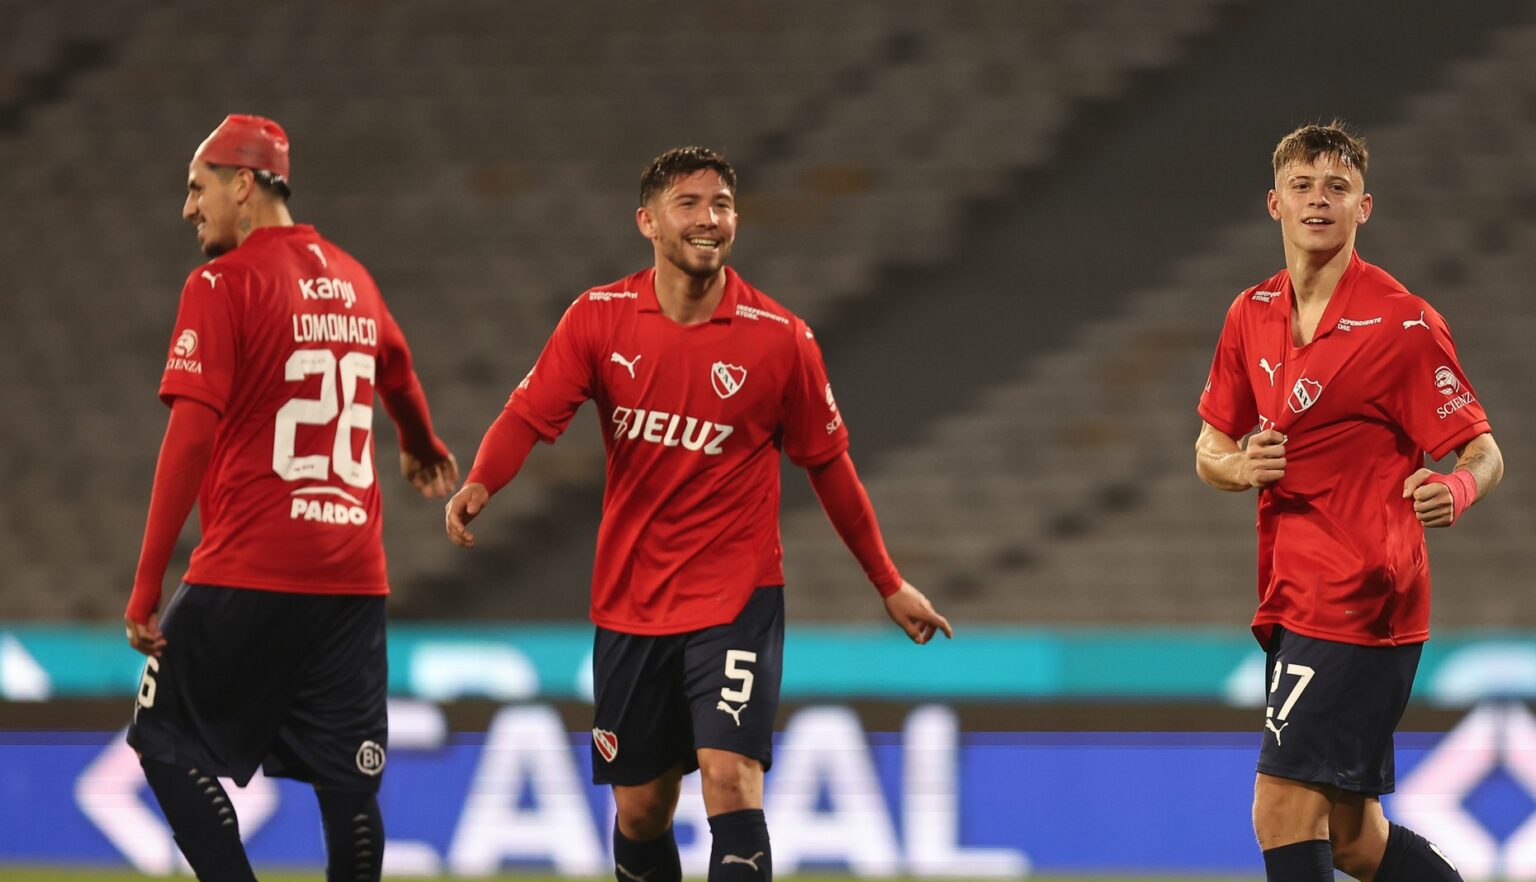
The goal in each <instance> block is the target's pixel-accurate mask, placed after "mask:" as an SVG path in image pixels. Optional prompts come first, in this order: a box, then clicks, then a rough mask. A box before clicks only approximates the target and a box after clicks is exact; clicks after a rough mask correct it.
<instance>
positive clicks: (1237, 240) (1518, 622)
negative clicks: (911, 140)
mask: <svg viewBox="0 0 1536 882" xmlns="http://www.w3.org/2000/svg"><path fill="white" fill-rule="evenodd" d="M1532 58H1536V28H1530V27H1526V28H1523V29H1512V30H1510V31H1508V32H1506V33H1504V34H1501V35H1500V37H1499V38H1498V40H1497V42H1496V44H1495V46H1494V47H1493V49H1492V51H1491V52H1489V53H1488V54H1487V55H1486V56H1485V57H1482V58H1479V59H1476V60H1474V61H1471V62H1468V63H1466V64H1464V65H1461V66H1460V67H1459V68H1458V69H1457V70H1456V71H1455V72H1454V74H1453V76H1452V77H1451V81H1450V83H1449V84H1448V85H1447V86H1446V87H1445V88H1443V89H1440V90H1436V91H1434V92H1432V93H1430V94H1425V95H1423V96H1420V97H1419V98H1417V99H1416V100H1415V101H1414V102H1413V103H1412V106H1411V107H1410V110H1409V113H1408V115H1407V118H1406V119H1405V120H1404V121H1403V122H1402V123H1401V124H1400V125H1398V126H1395V127H1393V128H1391V129H1387V130H1383V131H1380V132H1376V133H1373V137H1372V139H1371V143H1372V146H1373V148H1374V151H1375V152H1374V158H1373V161H1372V166H1371V175H1370V180H1369V187H1368V189H1370V190H1372V191H1374V192H1375V193H1376V194H1378V195H1377V202H1376V212H1377V214H1376V216H1375V218H1374V219H1373V220H1372V222H1371V223H1369V224H1368V225H1367V226H1366V227H1364V228H1363V229H1362V233H1361V238H1360V250H1361V253H1362V255H1363V256H1364V257H1365V258H1366V259H1367V260H1372V261H1379V262H1380V263H1381V264H1382V265H1384V266H1385V267H1387V268H1388V269H1389V270H1390V271H1392V272H1394V273H1395V274H1396V275H1397V276H1398V278H1400V279H1401V280H1402V281H1403V282H1404V283H1405V284H1406V285H1407V286H1408V287H1409V288H1410V290H1413V291H1415V292H1417V293H1422V294H1423V295H1424V296H1426V297H1427V298H1428V299H1429V300H1430V302H1432V303H1434V304H1435V305H1436V306H1437V308H1438V309H1439V310H1440V311H1441V312H1442V314H1444V315H1445V316H1446V317H1447V319H1448V320H1449V321H1450V322H1451V326H1452V329H1453V331H1454V332H1455V334H1456V339H1457V341H1458V346H1459V354H1460V356H1461V359H1462V362H1463V365H1464V366H1465V368H1466V369H1467V371H1468V372H1469V374H1470V376H1471V378H1472V380H1473V382H1474V383H1475V384H1476V388H1477V391H1478V395H1479V397H1480V399H1481V400H1482V401H1483V402H1484V403H1485V405H1486V407H1487V409H1488V411H1489V412H1490V415H1491V417H1492V419H1493V423H1494V429H1495V433H1496V436H1497V437H1498V438H1499V439H1500V441H1501V444H1502V446H1503V449H1504V452H1505V456H1506V459H1507V460H1508V461H1509V462H1510V473H1509V476H1508V477H1507V478H1506V480H1505V482H1504V484H1503V485H1502V486H1501V487H1500V489H1499V491H1498V493H1497V495H1496V496H1495V497H1493V498H1492V499H1491V500H1490V501H1489V503H1488V504H1487V506H1486V508H1483V509H1481V510H1474V511H1473V512H1472V513H1471V514H1469V515H1468V517H1467V520H1466V521H1465V522H1464V524H1463V525H1462V526H1461V527H1459V528H1457V529H1452V530H1448V531H1435V532H1434V533H1432V534H1431V542H1430V548H1431V556H1432V558H1433V560H1434V573H1435V579H1434V583H1435V585H1436V586H1437V590H1436V596H1437V597H1438V598H1441V599H1442V600H1441V602H1438V603H1437V604H1436V606H1435V613H1434V616H1435V618H1434V621H1435V623H1436V624H1444V625H1459V626H1464V627H1476V626H1481V627H1488V626H1490V625H1493V624H1497V625H1501V626H1524V627H1529V626H1530V625H1532V624H1536V611H1533V608H1532V607H1531V605H1530V604H1529V603H1527V602H1526V600H1525V592H1524V588H1525V586H1526V585H1528V582H1529V574H1530V573H1531V572H1532V571H1533V566H1536V546H1533V545H1532V543H1530V541H1529V539H1528V537H1530V536H1531V535H1533V533H1532V531H1533V529H1536V517H1533V513H1536V505H1533V503H1536V479H1533V477H1532V476H1531V475H1530V474H1529V470H1527V469H1522V467H1521V465H1520V463H1521V462H1522V461H1524V460H1527V459H1528V458H1529V457H1528V454H1525V453H1523V452H1524V451H1528V450H1529V443H1528V441H1527V440H1526V439H1527V438H1528V437H1529V435H1528V432H1527V431H1526V429H1527V426H1528V424H1529V423H1530V421H1531V418H1530V416H1529V415H1528V413H1527V412H1526V411H1527V410H1528V409H1527V408H1525V407H1524V406H1523V405H1522V402H1523V401H1524V400H1525V399H1526V396H1527V395H1528V394H1529V393H1528V389H1527V387H1528V384H1529V381H1530V378H1531V377H1532V376H1536V349H1533V347H1532V346H1531V345H1530V342H1529V341H1531V340H1532V339H1536V318H1533V316H1536V314H1533V312H1532V310H1531V309H1530V305H1529V302H1528V301H1529V298H1528V295H1527V289H1528V288H1529V284H1528V280H1529V279H1530V278H1531V277H1532V275H1533V274H1536V189H1533V188H1532V185H1531V184H1530V182H1531V181H1532V180H1536V176H1533V174H1532V172H1533V168H1532V165H1531V157H1532V156H1533V155H1536V153H1533V148H1536V123H1533V122H1532V121H1531V116H1530V114H1529V113H1528V112H1524V111H1522V108H1526V109H1528V108H1529V107H1531V106H1532V102H1533V101H1536V78H1533V77H1532V76H1531V72H1532V64H1531V59H1532ZM1279 246H1280V243H1279V242H1278V236H1277V231H1276V229H1275V227H1274V225H1273V224H1272V223H1270V222H1268V221H1265V220H1262V219H1257V220H1254V221H1252V222H1251V223H1248V224H1246V225H1243V226H1240V227H1236V228H1233V229H1231V230H1229V231H1228V232H1227V233H1226V234H1225V235H1222V236H1220V237H1218V238H1217V240H1216V241H1215V242H1214V243H1212V244H1211V245H1210V246H1209V247H1208V248H1207V249H1205V252H1204V253H1203V254H1202V255H1200V256H1198V257H1195V258H1192V259H1190V260H1187V261H1185V262H1183V263H1182V264H1181V265H1180V266H1179V267H1178V268H1177V270H1176V271H1175V273H1174V275H1173V278H1172V279H1171V280H1170V281H1169V282H1168V283H1166V284H1163V285H1159V286H1157V287H1155V288H1149V289H1146V290H1143V291H1141V292H1139V293H1138V294H1137V295H1136V296H1134V297H1133V298H1132V299H1131V301H1130V303H1129V306H1128V307H1127V308H1126V309H1124V310H1123V311H1121V312H1119V313H1118V314H1116V315H1113V316H1108V317H1105V318H1103V319H1101V320H1097V321H1093V322H1091V323H1088V324H1086V325H1085V326H1084V327H1083V328H1082V329H1081V333H1079V334H1078V335H1077V336H1076V337H1075V338H1074V339H1073V340H1072V342H1071V344H1070V346H1068V347H1066V348H1064V349H1063V350H1062V351H1060V352H1056V353H1051V354H1048V355H1045V356H1042V357H1041V358H1038V359H1035V360H1033V361H1032V362H1031V363H1030V364H1029V365H1028V366H1027V369H1026V370H1025V371H1024V372H1023V373H1022V374H1021V375H1020V376H1018V377H1016V378H1013V379H1012V380H1010V381H1008V382H1006V383H1002V384H999V385H997V386H995V387H993V388H990V389H987V390H986V392H985V393H984V394H983V395H982V396H981V400H980V402H979V403H978V404H977V405H976V406H975V407H973V408H970V409H969V410H967V411H966V412H964V413H963V414H961V415H959V416H957V417H954V418H952V419H949V420H945V421H943V422H941V423H940V424H938V425H934V426H932V427H930V430H929V431H928V433H927V434H926V437H924V438H923V440H922V441H921V442H920V443H917V444H913V445H911V446H908V447H905V448H903V449H900V450H898V451H895V452H891V453H889V454H887V455H886V456H885V457H883V458H882V460H881V461H880V462H879V464H878V467H871V466H873V465H874V464H869V465H866V468H865V472H866V479H867V481H868V483H869V487H870V492H871V495H872V496H873V498H874V499H875V501H876V504H877V506H878V508H879V510H880V512H881V515H882V522H883V526H884V528H885V532H886V537H887V540H888V542H889V543H890V546H891V550H892V554H893V556H894V557H895V558H896V559H897V560H899V561H902V562H903V565H904V567H905V575H906V576H907V577H908V578H909V579H910V580H911V581H913V582H915V583H917V584H919V585H921V586H923V587H924V588H925V589H927V590H928V592H929V594H930V596H931V597H933V599H934V601H935V603H937V604H940V605H941V606H942V607H943V608H944V609H946V610H947V611H948V612H949V614H950V615H951V616H952V617H958V618H962V619H970V620H974V621H987V620H999V619H1001V620H1006V621H1031V622H1036V621H1038V622H1053V623H1077V624H1095V623H1105V622H1128V623H1134V622H1145V621H1170V620H1172V621H1178V622H1185V623H1191V624H1213V625H1214V624H1228V625H1230V623H1232V622H1234V621H1241V620H1243V619H1244V618H1246V617H1247V616H1248V615H1249V614H1250V613H1251V611H1252V607H1253V604H1254V587H1253V582H1252V579H1253V575H1252V574H1253V571H1254V553H1255V552H1254V532H1253V506H1254V499H1253V497H1252V495H1251V494H1249V495H1238V494H1223V493H1219V492H1216V491H1213V490H1210V489H1209V488H1207V487H1205V486H1204V485H1203V484H1201V483H1200V482H1199V481H1198V479H1197V478H1196V477H1195V475H1194V470H1193V465H1194V457H1193V442H1194V439H1195V436H1196V434H1197V431H1198V429H1199V419H1198V417H1197V416H1196V415H1195V414H1194V406H1195V403H1196V401H1197V400H1198V396H1199V391H1200V387H1201V385H1202V383H1203V382H1204V378H1205V375H1206V371H1207V369H1208V367H1209V359H1210V356H1211V351H1212V348H1213V346H1214V344H1215V340H1216V336H1217V333H1218V332H1219V330H1220V318H1221V315H1222V312H1223V310H1224V307H1225V306H1226V304H1227V303H1228V302H1230V297H1231V296H1232V295H1234V294H1236V292H1237V291H1238V290H1239V289H1240V288H1241V287H1244V286H1246V285H1249V284H1253V283H1254V282H1257V281H1259V280H1260V279H1261V278H1263V277H1264V275H1266V274H1267V273H1269V272H1271V271H1273V269H1274V268H1278V266H1279V264H1280V247H1279ZM1256 267H1257V268H1261V269H1259V270H1258V271H1255V268H1256ZM918 476H920V477H918ZM784 539H785V543H786V545H787V546H789V547H792V548H793V549H794V553H793V554H792V555H789V556H788V557H787V566H788V572H787V574H786V575H787V578H788V580H789V581H790V582H791V583H792V584H795V585H797V586H801V587H803V589H804V590H801V591H798V592H797V597H799V598H803V599H804V601H803V602H802V603H801V605H800V608H799V609H797V610H796V613H797V614H798V615H802V616H807V615H821V616H825V617H828V618H838V617H851V616H855V615H858V614H859V611H860V610H861V609H867V603H868V601H867V598H865V597H863V596H861V595H860V594H859V593H858V592H856V591H850V590H848V589H847V586H848V585H849V584H857V583H858V581H859V579H860V575H859V573H858V570H857V568H856V567H855V566H854V565H853V564H852V562H851V561H849V560H848V555H847V553H846V551H844V550H843V549H842V548H841V547H840V545H839V544H838V542H837V539H836V537H835V536H832V535H831V533H830V531H828V530H827V529H826V524H825V518H824V516H822V515H821V513H820V512H819V511H816V510H815V509H813V508H812V509H802V510H799V511H795V512H792V513H790V514H789V515H788V516H787V517H786V521H785V527H784ZM838 586H842V588H841V590H838Z"/></svg>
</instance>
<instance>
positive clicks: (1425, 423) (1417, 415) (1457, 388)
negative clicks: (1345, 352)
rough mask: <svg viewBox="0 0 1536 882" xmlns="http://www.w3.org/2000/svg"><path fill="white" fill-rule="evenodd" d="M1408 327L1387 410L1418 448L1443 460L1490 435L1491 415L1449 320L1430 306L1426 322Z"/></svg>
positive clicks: (1389, 381) (1395, 357) (1398, 349)
mask: <svg viewBox="0 0 1536 882" xmlns="http://www.w3.org/2000/svg"><path fill="white" fill-rule="evenodd" d="M1403 324H1404V325H1405V327H1403V329H1402V330H1401V332H1399V333H1397V334H1396V336H1397V341H1398V342H1397V345H1396V346H1395V347H1394V351H1393V353H1392V359H1391V370H1390V372H1389V374H1388V376H1387V377H1386V378H1385V380H1386V382H1385V384H1384V385H1385V387H1386V388H1387V390H1388V392H1387V394H1386V396H1385V397H1384V399H1383V402H1382V403H1383V407H1384V410H1385V411H1386V415H1387V417H1388V418H1389V419H1390V420H1392V421H1393V422H1395V423H1396V424H1397V425H1398V426H1400V427H1401V428H1402V430H1403V431H1404V432H1406V433H1407V435H1408V437H1409V438H1412V439H1413V442H1414V443H1415V444H1417V445H1419V447H1420V448H1422V449H1423V450H1425V451H1427V452H1428V453H1429V455H1430V456H1431V457H1432V458H1434V459H1439V458H1440V457H1442V456H1445V455H1446V454H1447V453H1449V452H1451V451H1452V450H1454V449H1456V448H1457V447H1460V446H1462V445H1463V444H1465V443H1467V442H1468V441H1471V440H1472V439H1473V438H1475V437H1477V436H1478V435H1481V434H1483V433H1484V432H1487V431H1489V429H1488V415H1487V413H1485V412H1484V411H1483V406H1482V404H1480V403H1478V400H1477V393H1476V392H1475V391H1473V389H1472V384H1471V383H1469V382H1468V381H1467V376H1466V374H1465V373H1463V372H1462V369H1461V362H1460V360H1459V359H1458V358H1457V357H1456V344H1455V342H1454V341H1453V340H1452V339H1451V330H1450V327H1449V326H1447V325H1446V322H1445V319H1444V318H1443V317H1441V315H1440V314H1439V313H1438V312H1435V311H1434V310H1433V309H1431V308H1428V307H1427V306H1426V307H1425V309H1424V313H1423V315H1422V316H1421V322H1418V323H1407V322H1405V323H1403ZM1393 330H1396V329H1393Z"/></svg>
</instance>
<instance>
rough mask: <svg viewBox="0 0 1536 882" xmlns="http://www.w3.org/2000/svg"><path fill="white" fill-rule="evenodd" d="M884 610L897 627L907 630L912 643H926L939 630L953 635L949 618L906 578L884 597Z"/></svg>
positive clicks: (945, 634)
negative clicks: (938, 610) (935, 609)
mask: <svg viewBox="0 0 1536 882" xmlns="http://www.w3.org/2000/svg"><path fill="white" fill-rule="evenodd" d="M885 611H886V613H887V614H889V615H890V617H891V621H893V622H895V623H896V625H897V627H899V628H901V630H903V631H905V632H907V636H908V637H911V638H912V642H913V643H916V644H919V645H921V644H924V643H927V642H928V641H929V640H932V639H933V635H934V634H937V633H938V632H940V631H943V632H944V636H945V637H949V638H953V637H954V636H955V630H954V629H953V628H951V627H950V626H949V619H946V618H944V617H943V616H941V615H939V614H938V613H937V612H936V611H934V608H933V604H931V603H929V602H928V598H926V597H924V596H923V592H921V591H919V590H917V588H915V587H913V585H912V583H911V582H908V581H906V580H903V581H902V583H901V588H900V589H898V590H897V591H896V593H895V594H892V595H891V596H890V597H887V598H886V599H885Z"/></svg>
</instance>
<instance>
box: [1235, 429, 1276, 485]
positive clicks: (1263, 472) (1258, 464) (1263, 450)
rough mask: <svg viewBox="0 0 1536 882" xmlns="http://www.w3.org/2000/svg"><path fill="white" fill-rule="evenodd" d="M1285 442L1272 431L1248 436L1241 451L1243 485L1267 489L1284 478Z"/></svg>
mask: <svg viewBox="0 0 1536 882" xmlns="http://www.w3.org/2000/svg"><path fill="white" fill-rule="evenodd" d="M1285 441H1286V437H1285V436H1284V435H1282V434H1280V433H1279V432H1277V431H1276V430H1274V429H1265V430H1264V431H1262V432H1254V433H1253V434H1252V435H1249V436H1248V444H1247V447H1246V448H1245V449H1244V450H1243V465H1242V481H1243V483H1245V484H1247V485H1248V486H1250V487H1268V486H1269V485H1271V484H1273V483H1275V482H1276V481H1279V480H1280V479H1281V478H1283V477H1285Z"/></svg>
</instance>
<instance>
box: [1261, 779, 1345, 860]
mask: <svg viewBox="0 0 1536 882" xmlns="http://www.w3.org/2000/svg"><path fill="white" fill-rule="evenodd" d="M1331 789H1332V788H1328V787H1324V786H1322V785H1320V784H1311V783H1307V782H1304V781H1293V780H1291V779H1289V778H1277V777H1275V776H1274V775H1266V774H1264V773H1262V772H1260V773H1259V775H1258V778H1257V779H1256V780H1255V781H1254V782H1253V832H1254V835H1255V836H1257V837H1258V839H1259V848H1261V849H1263V851H1264V869H1265V874H1266V876H1267V877H1268V879H1269V880H1270V882H1331V880H1332V879H1333V853H1332V850H1331V849H1330V848H1329V845H1328V817H1329V813H1330V812H1331V811H1332V810H1333V795H1332V794H1331V793H1330V790H1331Z"/></svg>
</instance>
